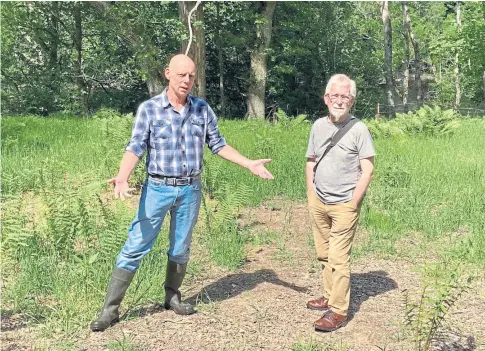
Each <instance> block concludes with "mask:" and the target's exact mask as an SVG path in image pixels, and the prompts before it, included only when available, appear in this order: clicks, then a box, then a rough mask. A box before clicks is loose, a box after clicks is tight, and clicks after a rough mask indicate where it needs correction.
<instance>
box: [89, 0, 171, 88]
mask: <svg viewBox="0 0 485 351" xmlns="http://www.w3.org/2000/svg"><path fill="white" fill-rule="evenodd" d="M89 4H91V5H92V6H93V7H94V8H95V9H96V10H97V11H98V13H100V14H101V15H103V16H104V17H105V19H106V20H107V21H108V22H109V23H110V24H111V25H113V26H114V30H116V31H117V33H119V35H121V36H122V38H123V41H124V42H125V44H126V45H128V46H130V48H131V49H132V51H134V52H136V53H137V58H138V60H139V65H140V67H141V69H142V71H144V75H145V76H146V79H145V81H146V84H147V88H148V92H149V94H150V96H155V95H157V94H160V93H161V92H162V90H163V88H164V87H165V84H164V78H163V67H162V64H161V63H160V62H159V60H158V58H157V56H156V54H155V53H156V52H157V50H156V49H155V48H154V46H153V44H152V43H151V42H150V41H147V40H144V39H143V38H142V35H143V32H144V29H143V28H142V27H141V26H140V25H138V24H136V23H133V22H127V21H125V20H123V19H122V18H120V17H117V16H116V15H115V14H114V13H113V12H112V11H111V8H112V6H114V5H112V4H111V3H110V2H108V1H92V2H89Z"/></svg>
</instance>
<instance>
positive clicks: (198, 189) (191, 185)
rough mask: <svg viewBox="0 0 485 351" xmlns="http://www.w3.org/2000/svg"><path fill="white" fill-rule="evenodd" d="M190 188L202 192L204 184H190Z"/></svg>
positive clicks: (196, 182)
mask: <svg viewBox="0 0 485 351" xmlns="http://www.w3.org/2000/svg"><path fill="white" fill-rule="evenodd" d="M190 188H191V189H192V190H195V191H200V190H201V189H202V183H201V182H200V180H196V181H194V182H193V183H192V184H190Z"/></svg>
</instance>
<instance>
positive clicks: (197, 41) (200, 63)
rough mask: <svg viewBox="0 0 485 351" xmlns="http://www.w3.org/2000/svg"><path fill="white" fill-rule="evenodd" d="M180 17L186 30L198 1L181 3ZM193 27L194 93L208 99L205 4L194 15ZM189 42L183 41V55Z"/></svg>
mask: <svg viewBox="0 0 485 351" xmlns="http://www.w3.org/2000/svg"><path fill="white" fill-rule="evenodd" d="M178 5H179V17H180V20H181V21H182V23H183V24H184V26H185V28H188V26H189V12H190V11H191V10H192V9H193V8H194V6H196V5H197V1H179V2H178ZM191 26H192V31H193V39H194V42H192V44H191V45H190V51H189V53H188V55H189V57H190V58H192V59H193V60H194V62H195V65H196V66H197V72H196V75H195V84H194V93H195V94H196V95H197V96H198V97H200V98H202V99H205V98H206V79H205V31H204V3H203V2H201V3H199V5H198V6H197V9H195V11H194V12H193V13H192V18H191ZM188 44H189V42H188V40H182V45H181V48H180V51H181V53H185V51H186V50H187V45H188Z"/></svg>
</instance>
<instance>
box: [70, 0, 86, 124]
mask: <svg viewBox="0 0 485 351" xmlns="http://www.w3.org/2000/svg"><path fill="white" fill-rule="evenodd" d="M81 6H82V3H81V2H79V1H76V2H74V4H73V12H74V36H73V37H74V47H75V48H76V53H77V58H76V83H77V86H78V89H79V95H80V96H81V101H82V106H83V112H84V114H85V115H87V114H88V113H89V94H90V88H89V87H88V84H87V83H86V79H85V77H84V69H83V29H82V13H81Z"/></svg>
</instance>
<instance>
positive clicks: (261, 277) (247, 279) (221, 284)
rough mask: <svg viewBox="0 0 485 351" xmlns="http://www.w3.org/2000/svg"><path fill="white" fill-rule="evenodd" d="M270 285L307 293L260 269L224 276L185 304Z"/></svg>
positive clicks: (299, 287) (220, 298)
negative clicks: (261, 285) (265, 284)
mask: <svg viewBox="0 0 485 351" xmlns="http://www.w3.org/2000/svg"><path fill="white" fill-rule="evenodd" d="M264 282H266V283H271V284H276V285H281V286H284V287H286V288H288V289H292V290H295V291H297V292H300V293H308V289H307V288H305V287H301V286H298V285H295V284H291V283H288V282H285V281H284V280H281V279H280V278H278V275H277V274H276V273H275V272H274V271H273V270H271V269H260V270H258V271H256V272H253V273H237V274H230V275H228V276H225V277H223V278H221V279H219V280H217V281H215V282H214V283H211V284H209V285H207V286H205V287H203V288H202V289H201V290H200V292H198V293H197V294H194V295H193V296H191V297H189V298H188V299H187V302H189V303H191V304H196V303H200V302H204V303H207V302H219V301H224V300H226V299H229V298H232V297H235V296H237V295H239V294H241V293H243V292H245V291H248V290H251V289H254V288H255V287H256V286H257V285H258V284H261V283H264Z"/></svg>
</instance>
